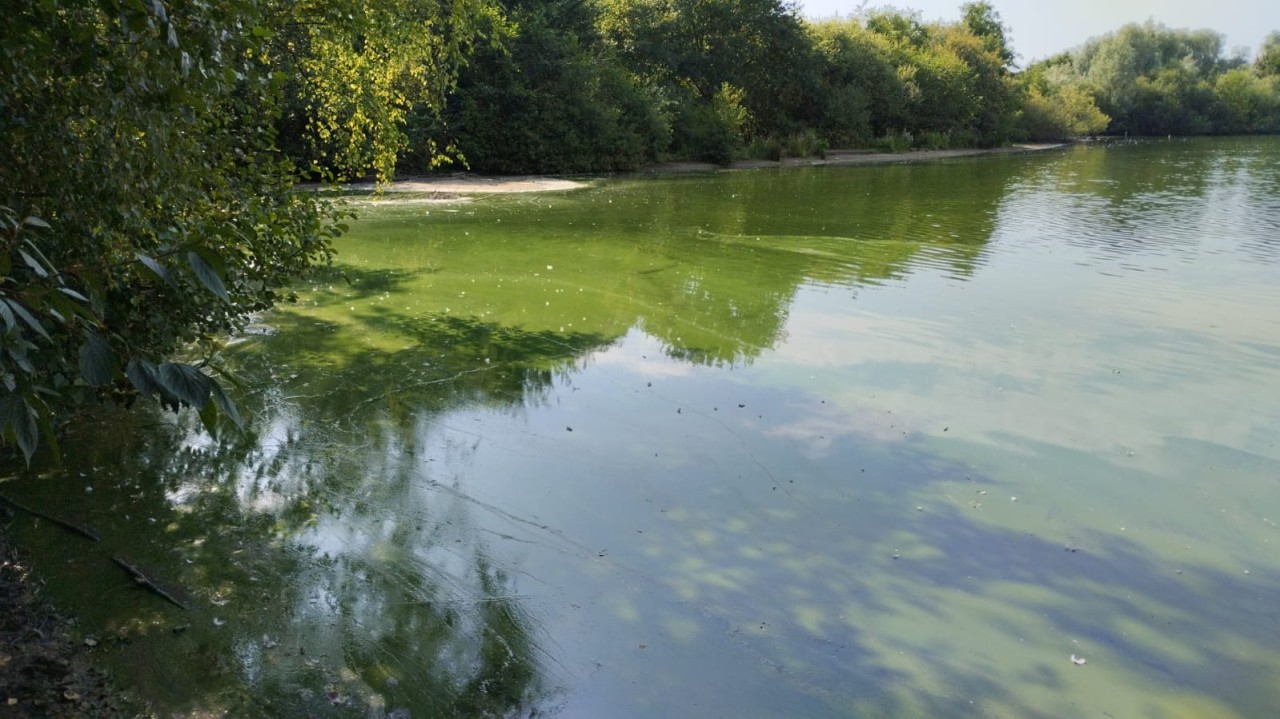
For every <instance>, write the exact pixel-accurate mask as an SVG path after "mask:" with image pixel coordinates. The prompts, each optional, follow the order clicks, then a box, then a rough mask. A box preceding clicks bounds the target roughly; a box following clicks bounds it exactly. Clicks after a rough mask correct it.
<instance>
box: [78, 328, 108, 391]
mask: <svg viewBox="0 0 1280 719" xmlns="http://www.w3.org/2000/svg"><path fill="white" fill-rule="evenodd" d="M115 365H116V362H115V354H114V353H113V352H112V351H111V345H110V344H108V343H107V341H106V340H104V339H103V338H102V335H100V334H98V333H97V332H94V331H93V330H89V331H88V332H86V333H85V343H84V344H83V345H81V346H80V374H81V376H83V377H84V380H85V381H86V382H88V383H89V385H90V386H91V387H101V386H102V385H104V384H107V383H109V382H111V380H112V379H113V378H114V377H115V369H116V367H115Z"/></svg>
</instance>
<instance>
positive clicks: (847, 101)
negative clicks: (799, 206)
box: [405, 0, 1280, 173]
mask: <svg viewBox="0 0 1280 719" xmlns="http://www.w3.org/2000/svg"><path fill="white" fill-rule="evenodd" d="M499 5H500V12H501V14H500V17H501V18H503V19H505V20H506V23H505V24H504V25H503V26H502V27H503V32H491V33H488V35H489V36H490V37H491V38H493V42H492V43H490V44H489V45H487V46H485V47H483V48H481V49H480V51H479V52H478V53H477V54H476V55H475V56H474V57H473V58H472V61H471V64H470V65H469V66H468V67H467V68H465V69H464V70H463V72H462V75H461V78H460V80H459V83H458V87H457V90H456V92H454V93H453V94H452V96H451V98H450V100H449V103H448V107H447V109H446V110H445V112H444V113H443V114H440V113H436V112H429V113H424V114H422V115H421V116H420V120H421V121H416V122H414V121H411V122H410V126H411V128H416V129H415V130H413V131H411V134H414V133H416V134H417V135H419V136H421V137H423V138H427V137H445V138H448V139H449V140H450V141H452V142H453V143H454V144H456V147H457V149H458V150H459V151H460V153H461V155H462V156H463V157H464V158H465V159H466V160H467V161H468V163H469V164H468V166H469V167H470V168H471V169H476V170H482V171H489V172H518V173H528V172H572V171H591V170H597V171H598V170H618V169H628V168H634V167H636V166H638V165H641V164H644V163H647V162H652V161H655V160H662V159H694V160H710V161H714V162H727V161H729V160H732V159H734V158H737V157H742V156H744V155H746V156H759V157H769V158H773V159H776V158H778V157H781V156H783V155H788V154H790V155H806V154H821V153H822V152H823V151H824V149H825V148H827V147H831V146H840V147H882V148H890V149H904V148H910V147H930V148H944V147H952V146H975V145H977V146H986V145H998V144H1003V143H1008V142H1011V141H1018V140H1061V139H1070V138H1074V137H1081V136H1085V135H1096V134H1103V133H1115V134H1123V133H1126V132H1129V133H1134V134H1160V135H1163V134H1171V133H1239V132H1274V131H1276V129H1277V104H1276V103H1277V99H1278V98H1280V91H1278V90H1277V86H1276V81H1275V80H1274V79H1273V78H1274V77H1276V74H1277V71H1276V68H1277V67H1278V66H1280V34H1273V35H1272V36H1271V37H1270V38H1269V39H1268V40H1267V41H1266V43H1264V46H1263V49H1262V51H1261V52H1259V54H1258V57H1257V60H1256V62H1254V63H1253V64H1250V63H1248V62H1246V61H1245V60H1244V59H1243V58H1227V57H1224V56H1223V53H1222V40H1221V37H1220V36H1219V35H1217V34H1215V33H1212V32H1209V31H1197V32H1190V31H1182V30H1169V29H1166V28H1164V27H1161V26H1159V25H1154V24H1150V23H1149V24H1147V25H1143V26H1138V25H1134V26H1128V27H1125V28H1123V29H1121V30H1120V31H1119V32H1117V33H1115V34H1113V35H1110V36H1107V37H1104V38H1100V39H1097V40H1094V41H1091V42H1090V43H1089V44H1087V45H1085V46H1084V47H1082V48H1080V49H1079V50H1078V51H1076V52H1073V53H1069V54H1064V55H1061V56H1058V57H1055V58H1051V59H1049V60H1046V61H1044V62H1040V63H1037V64H1035V65H1033V66H1031V67H1029V68H1027V69H1026V70H1023V71H1017V70H1016V68H1015V66H1014V62H1015V61H1016V59H1017V54H1016V53H1015V51H1014V48H1013V45H1012V31H1011V30H1010V28H1008V27H1006V26H1005V25H1004V24H1003V23H1002V22H1001V19H1000V16H999V13H997V12H996V10H995V8H994V6H993V5H992V4H991V3H988V2H968V3H965V4H964V5H963V6H961V7H960V12H959V20H957V21H955V22H952V23H926V22H924V21H923V20H922V19H921V18H920V16H919V15H917V14H914V13H911V12H908V11H899V10H892V9H877V10H870V11H864V12H861V13H860V14H859V15H856V16H851V17H848V18H844V19H835V20H827V21H823V22H816V23H809V22H806V21H804V20H803V19H801V18H800V16H799V14H798V10H797V7H796V6H795V4H794V3H791V2H786V1H785V0H551V1H550V2H530V1H529V0H501V2H500V3H499ZM405 167H409V168H410V169H412V170H414V171H419V170H425V169H429V167H430V165H429V164H428V163H424V162H422V161H420V160H416V159H415V160H414V161H413V163H412V165H411V166H408V165H406V166H405Z"/></svg>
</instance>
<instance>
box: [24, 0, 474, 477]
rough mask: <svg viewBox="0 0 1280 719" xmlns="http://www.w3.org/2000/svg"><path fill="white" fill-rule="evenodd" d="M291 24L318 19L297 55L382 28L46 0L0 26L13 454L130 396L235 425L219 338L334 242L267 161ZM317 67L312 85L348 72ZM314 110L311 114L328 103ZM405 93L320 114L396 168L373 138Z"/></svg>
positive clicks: (336, 60) (318, 209)
mask: <svg viewBox="0 0 1280 719" xmlns="http://www.w3.org/2000/svg"><path fill="white" fill-rule="evenodd" d="M455 5H457V6H458V7H463V6H465V2H464V0H458V1H457V2H456V3H455ZM397 7H398V8H404V7H407V5H406V4H405V3H400V4H398V5H397ZM418 10H420V11H422V12H424V13H425V12H428V11H429V10H430V8H429V7H428V6H426V5H420V6H418ZM303 12H306V13H318V14H316V15H308V16H306V21H307V22H308V23H311V25H309V27H311V29H309V30H308V31H307V36H308V37H309V38H310V39H311V45H310V46H309V47H310V48H311V50H312V52H314V49H315V47H317V42H319V41H321V40H323V41H325V42H333V43H339V44H340V43H346V45H347V46H349V47H355V46H357V45H359V44H360V42H364V43H365V44H366V46H368V47H377V46H378V42H376V40H375V39H374V38H371V37H369V36H367V35H366V36H362V37H356V36H355V35H353V34H352V33H357V32H363V30H365V29H375V28H377V27H380V25H379V24H378V23H372V24H368V23H365V22H363V21H356V20H348V18H353V17H360V16H361V13H362V12H363V4H362V3H357V2H355V0H330V1H329V2H316V3H293V2H288V1H286V0H225V1H224V2H219V3H184V4H182V5H181V6H176V7H173V8H169V7H167V6H166V5H165V3H164V2H162V0H152V1H151V2H142V1H141V0H93V1H90V0H71V1H68V2H61V3H59V2H53V1H47V2H32V3H25V4H24V5H23V7H22V8H21V9H19V10H16V11H11V12H10V13H9V14H8V15H7V16H6V22H5V24H4V25H3V27H0V77H3V78H4V80H3V85H0V137H2V138H3V141H2V142H0V167H2V168H4V169H3V172H4V173H5V177H4V182H3V184H2V185H0V330H2V331H3V334H0V383H2V388H0V433H3V437H4V440H5V442H6V443H8V444H10V446H13V445H16V446H17V447H18V448H19V449H20V450H21V451H22V452H23V453H24V454H25V455H26V456H27V458H28V460H29V459H30V457H31V456H32V454H33V453H34V452H35V450H36V447H37V444H38V442H39V440H40V439H41V438H42V437H43V438H44V440H45V441H46V442H47V443H48V444H49V446H50V447H51V448H52V449H53V450H54V451H55V452H56V450H57V445H56V437H57V429H58V424H59V422H61V421H66V420H67V419H68V418H70V417H71V416H72V415H73V413H74V411H75V409H76V408H77V407H78V406H81V405H83V404H86V403H91V402H100V401H104V400H111V399H117V400H127V399H131V398H132V397H134V396H137V395H142V396H144V397H149V398H155V399H158V401H160V402H161V403H162V404H164V405H165V406H168V407H172V408H177V407H180V406H190V407H194V408H196V409H199V410H200V416H201V418H202V419H203V420H204V421H205V424H206V426H207V427H209V428H210V429H214V428H216V426H217V422H218V419H219V416H220V415H221V416H225V417H229V418H230V419H231V420H232V421H233V422H238V421H239V416H238V414H237V413H236V410H235V407H234V405H232V403H231V402H230V400H229V399H228V398H227V397H226V395H225V393H224V392H223V390H222V388H221V387H220V385H219V383H218V382H216V381H215V380H214V379H213V377H212V376H210V374H208V372H210V371H216V368H217V362H216V347H217V345H218V341H219V338H221V337H223V336H225V334H226V333H228V332H231V331H234V330H236V329H237V328H238V327H240V326H242V324H243V323H244V322H245V321H246V318H247V317H248V316H249V315H250V314H251V313H254V312H258V311H261V310H264V309H266V308H268V307H270V306H271V305H272V304H273V303H275V302H276V301H278V300H281V299H286V298H287V297H288V296H289V295H288V293H287V291H286V290H283V289H282V288H284V287H286V286H287V285H288V284H289V283H290V282H291V281H293V280H294V279H295V278H297V277H298V276H299V275H300V274H301V273H303V272H305V271H306V270H307V268H309V267H311V266H312V265H314V264H316V263H320V262H324V261H325V260H326V259H327V258H328V257H329V254H330V251H331V250H330V246H329V240H330V238H332V237H333V236H335V235H336V234H337V233H339V232H340V231H341V229H342V225H341V224H340V220H341V213H339V212H337V211H336V210H335V209H334V208H333V207H332V206H330V205H329V204H328V203H326V202H325V201H324V200H322V199H320V198H319V197H318V196H316V195H315V194H312V193H300V192H297V191H296V190H295V188H294V181H295V177H296V173H295V166H294V165H293V164H292V163H291V162H290V161H288V159H286V158H285V157H284V156H282V155H281V153H280V152H279V151H278V150H277V148H276V137H277V122H278V121H279V119H280V117H281V108H282V98H283V97H284V94H283V91H284V88H285V85H286V81H287V79H288V78H286V77H285V76H284V75H283V74H282V73H280V72H278V69H279V68H281V67H292V65H288V64H287V63H280V58H279V56H278V55H277V54H276V50H275V49H273V46H272V44H271V43H272V41H273V39H279V38H282V37H284V36H285V35H287V34H288V33H283V30H284V29H287V28H290V27H295V26H297V25H299V24H300V23H302V22H303V20H304V18H303V17H302V16H299V15H298V14H297V13H303ZM452 17H453V16H452V15H449V16H446V15H443V14H441V15H436V16H435V19H436V20H437V21H438V22H440V23H443V24H446V25H447V24H448V22H449V21H450V18H452ZM424 23H425V20H424ZM325 27H329V28H333V29H334V32H333V34H332V35H325V34H324V33H323V32H322V30H323V28H325ZM425 27H426V25H425V24H423V25H419V26H418V30H419V31H423V30H424V29H425ZM450 27H452V26H450ZM428 44H429V43H428ZM443 46H444V48H445V50H443V51H442V50H440V49H439V48H435V49H433V50H432V53H429V54H427V55H426V56H423V57H420V58H419V62H420V65H419V66H418V67H417V69H415V70H414V71H413V73H411V74H413V75H414V76H415V77H418V78H419V79H420V80H422V81H423V82H427V83H428V84H429V83H430V75H431V68H432V67H433V65H432V64H431V63H432V62H435V63H437V64H441V63H445V60H443V59H441V58H448V57H451V56H452V55H451V51H450V50H449V48H450V47H454V46H452V45H450V44H449V43H448V42H444V43H443ZM415 47H417V48H418V49H422V47H423V45H422V44H419V45H416V46H415ZM313 56H314V57H322V56H323V57H329V55H325V54H323V53H321V54H318V55H313ZM332 58H333V62H331V63H330V64H329V66H327V67H325V68H314V71H315V72H316V73H317V74H319V75H324V74H326V73H331V74H330V75H328V76H329V77H343V76H350V72H351V67H350V66H349V64H348V62H347V61H348V60H350V61H351V64H353V65H355V66H360V67H363V65H361V63H363V62H364V60H362V59H360V58H354V59H353V58H352V57H351V56H349V55H345V54H343V53H341V52H338V51H336V50H335V51H334V53H333V55H332ZM433 58H434V60H433ZM400 69H402V68H398V69H397V71H399V70H400ZM446 74H447V73H446ZM326 86H327V85H326ZM384 87H386V86H384ZM357 94H358V93H357ZM312 97H314V99H315V103H316V104H314V105H313V107H316V108H321V107H325V105H324V103H325V102H327V101H329V100H334V98H333V97H331V96H328V95H323V94H319V95H314V96H312ZM404 97H407V96H403V95H397V94H395V93H391V94H387V93H382V94H379V93H377V92H375V93H371V94H367V95H363V96H361V100H360V105H359V108H357V109H356V110H353V111H352V112H350V114H349V115H344V113H345V112H346V110H345V109H343V108H345V107H347V106H345V105H339V106H336V107H334V108H331V109H332V112H330V114H329V115H324V113H320V114H319V116H320V117H321V118H323V117H330V118H333V117H340V116H342V117H345V120H344V123H345V126H346V127H347V128H348V129H349V130H350V131H351V134H352V135H353V136H355V135H359V134H362V136H363V137H365V138H373V139H371V140H370V141H369V142H368V143H365V144H363V145H362V146H361V147H362V149H361V152H365V153H366V154H365V155H364V159H365V160H367V161H368V162H369V164H371V165H377V164H378V158H379V157H385V155H386V153H388V152H390V153H391V154H392V156H394V152H395V147H394V145H395V143H394V142H388V141H386V138H387V137H389V135H388V134H387V132H393V131H399V128H398V127H395V122H396V114H395V112H396V111H395V110H394V107H398V106H399V104H400V103H401V102H402V99H403V98H404ZM335 102H336V100H335ZM385 123H390V124H391V130H387V129H386V128H385V127H383V125H384V124H385ZM377 138H383V139H377ZM349 157H350V156H349ZM384 166H385V165H384ZM178 353H182V354H184V355H185V356H189V357H190V356H194V357H198V358H199V359H198V361H197V362H195V363H194V364H191V363H183V362H175V361H173V357H174V356H175V354H178Z"/></svg>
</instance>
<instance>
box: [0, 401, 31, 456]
mask: <svg viewBox="0 0 1280 719" xmlns="http://www.w3.org/2000/svg"><path fill="white" fill-rule="evenodd" d="M0 428H3V429H4V430H5V431H6V432H8V431H12V433H13V438H14V440H15V441H16V442H17V443H18V448H19V449H21V450H22V455H23V456H24V457H25V458H26V460H27V464H28V465H30V464H31V457H32V456H33V455H34V454H35V453H36V447H37V446H38V445H39V442H40V435H39V431H38V429H37V427H36V418H35V412H33V411H32V410H31V406H30V405H28V404H27V401H26V400H25V399H23V398H21V397H15V396H12V395H10V396H8V397H5V398H4V399H3V400H0Z"/></svg>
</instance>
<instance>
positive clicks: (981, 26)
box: [960, 0, 1018, 67]
mask: <svg viewBox="0 0 1280 719" xmlns="http://www.w3.org/2000/svg"><path fill="white" fill-rule="evenodd" d="M960 11H961V13H962V15H963V19H962V24H963V25H964V26H965V28H967V29H968V30H969V32H970V33H972V34H973V36H974V37H977V38H979V39H981V40H982V44H983V46H985V47H986V49H987V50H988V51H989V52H992V53H995V55H996V56H997V57H999V58H1000V62H1001V64H1002V66H1003V67H1009V66H1010V65H1012V64H1013V61H1014V60H1015V59H1016V58H1017V57H1018V55H1017V53H1015V52H1014V51H1013V48H1012V47H1011V46H1010V45H1009V37H1008V34H1007V31H1008V28H1006V27H1005V25H1004V23H1002V22H1001V21H1000V13H998V12H996V9H995V7H994V6H993V5H992V4H991V3H989V2H986V0H983V1H982V2H967V3H965V4H963V5H961V6H960Z"/></svg>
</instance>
